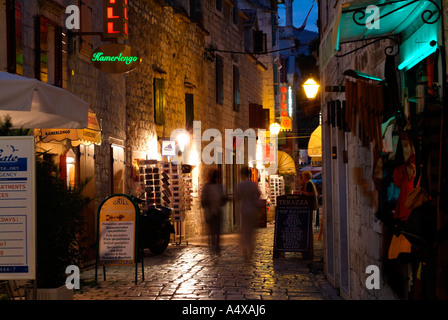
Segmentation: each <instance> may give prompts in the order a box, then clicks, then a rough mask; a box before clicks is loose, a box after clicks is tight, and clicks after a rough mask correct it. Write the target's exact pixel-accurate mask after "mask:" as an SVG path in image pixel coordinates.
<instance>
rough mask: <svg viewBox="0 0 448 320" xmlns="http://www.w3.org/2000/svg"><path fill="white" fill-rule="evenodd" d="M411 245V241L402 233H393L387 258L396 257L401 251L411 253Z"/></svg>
mask: <svg viewBox="0 0 448 320" xmlns="http://www.w3.org/2000/svg"><path fill="white" fill-rule="evenodd" d="M411 247H412V246H411V243H410V242H409V241H408V239H406V237H405V236H404V235H403V234H401V233H400V235H399V236H398V237H397V236H396V235H393V236H392V241H391V243H390V247H389V252H388V258H389V259H397V258H398V255H399V254H401V253H411Z"/></svg>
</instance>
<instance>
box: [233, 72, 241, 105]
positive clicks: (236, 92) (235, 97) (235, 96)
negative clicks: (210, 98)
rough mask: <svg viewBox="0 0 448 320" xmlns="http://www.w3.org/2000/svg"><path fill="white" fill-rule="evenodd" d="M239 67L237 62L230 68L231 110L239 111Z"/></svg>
mask: <svg viewBox="0 0 448 320" xmlns="http://www.w3.org/2000/svg"><path fill="white" fill-rule="evenodd" d="M240 75H241V73H240V67H239V66H238V65H237V64H234V65H233V70H232V79H233V80H232V84H233V91H232V93H233V95H232V101H233V111H236V112H239V111H240V105H241V77H240Z"/></svg>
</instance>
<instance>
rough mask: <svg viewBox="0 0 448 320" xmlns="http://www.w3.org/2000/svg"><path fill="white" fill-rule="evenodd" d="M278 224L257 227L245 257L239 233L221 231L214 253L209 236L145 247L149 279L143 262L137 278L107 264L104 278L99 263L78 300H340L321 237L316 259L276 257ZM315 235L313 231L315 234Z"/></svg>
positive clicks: (293, 255) (85, 280) (132, 269)
mask: <svg viewBox="0 0 448 320" xmlns="http://www.w3.org/2000/svg"><path fill="white" fill-rule="evenodd" d="M273 237H274V226H273V225H272V224H270V225H268V227H267V228H260V229H257V241H256V249H255V253H254V256H253V258H252V259H251V260H247V259H245V258H244V257H243V256H242V254H241V251H240V248H239V246H238V235H236V234H225V235H223V236H222V253H221V255H220V256H216V255H212V254H210V251H209V246H208V245H207V238H204V237H203V238H198V239H188V244H181V245H170V246H169V247H168V248H167V250H166V251H165V252H163V253H162V254H160V255H153V254H151V253H150V252H146V254H145V259H144V271H145V279H144V280H142V274H141V265H140V264H139V267H138V281H137V284H135V283H134V280H135V267H108V268H107V269H106V281H104V279H103V272H102V268H98V283H97V284H95V283H94V279H95V268H91V269H88V270H84V271H83V272H82V274H81V289H80V290H79V291H77V292H76V293H75V296H74V299H75V300H339V299H340V298H339V296H338V295H337V292H336V290H334V289H333V288H332V287H331V286H330V285H329V284H328V282H327V281H326V279H325V276H324V275H323V272H322V267H323V264H322V263H321V262H320V257H321V251H322V250H321V247H320V245H321V244H320V242H319V241H315V258H314V261H309V260H308V261H306V260H303V259H301V255H300V253H282V254H281V255H280V257H279V258H276V259H273V254H272V247H273ZM316 237H317V235H315V238H316Z"/></svg>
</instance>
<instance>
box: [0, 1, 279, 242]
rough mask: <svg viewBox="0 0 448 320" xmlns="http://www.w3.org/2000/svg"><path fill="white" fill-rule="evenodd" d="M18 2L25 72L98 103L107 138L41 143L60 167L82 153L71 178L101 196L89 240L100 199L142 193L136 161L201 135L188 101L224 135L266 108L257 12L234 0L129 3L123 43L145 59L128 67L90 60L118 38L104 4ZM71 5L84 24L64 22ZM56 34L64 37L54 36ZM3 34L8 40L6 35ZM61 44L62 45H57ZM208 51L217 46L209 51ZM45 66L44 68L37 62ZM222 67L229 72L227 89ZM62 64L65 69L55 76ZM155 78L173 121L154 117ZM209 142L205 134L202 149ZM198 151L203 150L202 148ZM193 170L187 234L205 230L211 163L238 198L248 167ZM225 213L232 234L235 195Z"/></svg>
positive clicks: (92, 212) (0, 59)
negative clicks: (248, 44)
mask: <svg viewBox="0 0 448 320" xmlns="http://www.w3.org/2000/svg"><path fill="white" fill-rule="evenodd" d="M11 1H12V2H11V3H14V4H13V5H15V7H16V9H12V10H13V11H11V14H14V13H15V14H16V15H17V13H19V15H18V16H17V17H18V18H16V21H15V25H16V29H17V30H21V33H20V32H19V33H20V35H21V36H20V37H18V38H16V39H15V43H16V44H17V53H18V56H19V55H21V57H23V59H19V60H20V61H19V62H20V63H19V62H18V64H17V66H18V67H17V71H16V73H19V74H21V75H24V76H26V77H30V78H41V77H40V76H41V74H42V77H44V78H41V80H42V81H45V82H48V83H50V84H54V85H57V86H60V87H62V88H64V89H66V90H68V91H70V92H72V93H73V94H75V95H76V96H78V97H79V98H81V99H82V100H84V101H86V102H87V103H89V107H90V110H91V111H92V112H93V113H94V114H95V115H96V117H97V119H98V122H99V124H100V126H101V144H98V145H94V144H91V145H83V144H81V145H80V146H77V147H73V146H72V145H71V143H70V141H69V140H62V141H53V142H51V143H48V144H43V145H42V147H43V148H44V149H48V150H52V151H51V153H52V154H53V158H54V160H55V162H56V163H57V164H58V165H60V166H61V167H64V166H65V162H64V161H65V160H60V159H63V157H64V156H66V155H67V154H70V155H73V158H74V159H75V163H76V173H75V174H74V176H73V177H72V179H73V180H74V181H75V183H77V184H79V183H80V182H82V181H84V180H85V179H89V182H88V184H87V186H86V189H85V190H86V193H87V194H88V195H89V196H90V197H92V198H93V199H94V201H93V202H92V203H91V205H90V208H89V210H88V211H89V212H88V225H89V226H88V234H89V238H90V240H89V241H90V243H89V244H88V245H91V246H92V248H93V244H94V239H95V226H96V224H95V220H96V209H97V208H98V206H99V205H100V203H101V202H102V201H103V200H104V199H105V198H106V197H107V196H109V195H111V194H115V193H124V194H133V195H138V190H137V183H136V181H137V180H136V177H137V172H136V167H135V164H136V160H137V159H156V158H158V159H159V160H160V157H161V156H160V153H161V142H162V141H163V140H165V139H169V138H170V135H171V133H172V132H173V130H175V129H188V130H190V131H189V133H190V139H192V131H191V128H187V110H186V109H187V106H186V99H188V101H189V108H190V110H189V111H188V112H190V115H189V116H191V112H193V113H194V120H195V121H200V127H201V132H200V134H201V136H202V133H203V132H204V131H205V130H207V129H209V128H214V129H217V130H219V132H221V133H222V136H223V137H224V133H225V129H238V128H240V129H242V130H243V131H244V130H246V129H247V128H248V127H249V104H250V103H256V104H258V105H262V104H263V100H264V99H265V98H264V95H266V90H265V88H264V83H263V75H264V74H265V73H266V70H267V69H268V68H267V67H266V66H265V65H264V64H263V63H262V62H260V60H259V59H258V57H256V56H254V55H252V54H248V53H246V50H245V43H244V32H245V27H244V21H245V20H246V19H247V18H248V17H247V16H246V15H245V14H244V12H243V11H241V10H240V9H239V8H238V7H236V2H234V1H229V0H224V1H200V0H198V1H181V0H178V1H160V0H130V1H128V11H127V13H128V19H129V20H128V21H129V29H128V31H129V37H128V39H127V40H118V42H119V43H123V44H127V45H129V46H131V47H132V48H134V49H135V50H137V52H138V53H139V55H140V57H141V63H140V65H139V66H138V67H137V68H136V69H135V70H133V71H131V72H129V73H124V74H108V73H104V72H102V71H100V70H98V69H96V68H95V67H94V66H93V65H92V64H91V61H90V60H91V53H92V51H93V50H94V49H95V48H98V47H99V46H101V45H104V44H107V43H110V41H104V39H103V38H102V37H101V33H102V31H103V21H102V19H101V17H102V16H103V7H102V1H96V0H86V1H78V0H44V1H23V0H11ZM25 2H26V4H25ZM69 5H76V6H78V8H79V9H80V17H81V28H80V30H67V29H66V28H65V21H66V18H67V17H68V16H69V15H68V14H67V13H66V8H67V6H69ZM0 8H1V10H0V11H1V15H0V18H1V20H2V23H6V12H7V10H6V6H5V5H2V7H0ZM37 17H39V18H37ZM42 17H44V18H45V19H48V20H50V21H51V23H49V24H48V25H49V26H50V27H48V28H47V27H46V25H45V26H44V25H43V24H42V23H47V20H42V21H41V24H40V26H41V27H42V28H41V32H46V33H45V35H47V34H50V33H47V30H51V32H52V33H51V37H48V39H50V40H48V41H47V38H45V41H47V43H44V42H45V41H44V40H42V41H41V42H42V44H41V45H42V46H44V45H45V46H46V47H45V48H46V50H47V49H48V50H47V51H48V52H49V53H48V55H47V56H46V58H48V64H46V65H44V64H43V62H42V61H43V60H42V61H40V62H39V60H38V58H37V53H36V45H37V43H38V41H37V34H38V33H37V31H36V28H35V26H36V23H37V22H36V21H37V19H41V18H42ZM2 29H3V25H2ZM3 30H5V29H3ZM19 33H17V34H19ZM55 34H57V36H55V38H53V35H55ZM1 36H2V37H3V38H4V39H6V37H7V34H6V33H2V34H1ZM8 36H9V37H11V35H8ZM51 39H56V40H51ZM58 43H59V44H61V46H58V45H55V44H58ZM42 48H44V47H42ZM207 48H208V49H210V48H212V49H213V50H211V51H210V50H208V51H207ZM232 52H233V53H232ZM56 53H57V54H56ZM59 53H60V58H58V59H59V60H58V61H57V63H58V65H57V67H55V64H56V61H55V59H56V56H58V57H59ZM217 57H218V58H217ZM217 61H219V62H217ZM0 63H1V67H2V70H5V71H7V70H8V68H7V58H6V50H3V51H1V55H0ZM37 64H39V65H41V64H42V66H43V67H42V68H36V65H37ZM217 68H219V69H220V70H219V72H221V74H220V78H221V79H222V84H220V85H219V86H218V85H217V73H218V72H217ZM44 69H45V72H43V71H42V70H44ZM37 70H41V72H40V73H41V74H37V73H36V72H37ZM57 70H59V71H60V72H59V73H58V74H57V75H54V76H53V75H52V73H53V72H55V71H57ZM155 79H158V80H157V81H159V80H160V82H159V83H163V100H164V103H163V118H164V121H163V122H161V123H160V122H159V123H156V116H155V107H154V104H155V103H154V100H155V99H154V95H155ZM56 80H57V81H58V83H56V82H55V81H56ZM271 87H272V86H271ZM271 87H270V88H269V89H270V90H272V88H271ZM217 90H219V94H217ZM235 94H237V97H236V98H235ZM218 96H219V99H218ZM191 108H192V109H191ZM189 120H192V119H189ZM190 122H191V121H190ZM190 125H191V123H190ZM208 143H209V142H208V141H202V145H201V147H202V148H204V147H205V146H206V145H207V144H208ZM223 147H224V141H223ZM233 151H234V150H230V153H232V152H233ZM197 152H198V154H199V156H200V152H201V150H198V151H197ZM224 154H225V151H224V150H223V152H222V153H221V154H220V156H221V157H223V159H222V160H223V161H224V160H225V159H224ZM61 156H62V158H61ZM199 160H200V158H199ZM193 167H194V169H195V173H194V175H193V177H194V181H193V184H194V189H195V190H194V191H195V192H194V195H195V196H194V197H193V205H192V208H191V210H190V211H189V212H186V214H185V221H184V222H185V223H184V227H183V228H184V230H183V232H184V235H185V236H186V237H187V238H188V237H190V236H197V235H203V234H205V233H206V229H205V226H204V222H203V218H202V211H201V208H200V205H199V201H198V196H199V194H200V188H201V186H202V185H203V183H204V182H205V181H206V177H207V173H208V170H209V169H210V168H211V167H219V168H220V169H221V171H222V177H223V183H224V185H225V186H226V191H227V194H228V195H229V196H230V197H231V196H232V194H233V185H234V184H235V183H236V182H238V179H239V175H238V172H239V170H238V169H239V166H236V165H227V164H225V163H224V162H223V163H222V164H212V165H205V164H203V163H201V162H200V161H199V162H197V163H195V165H194V166H193ZM63 178H65V179H67V177H63ZM224 212H225V213H224V223H223V231H224V232H228V231H232V230H234V228H235V227H237V221H236V218H235V208H234V205H233V201H230V202H228V204H227V205H226V206H225V208H224Z"/></svg>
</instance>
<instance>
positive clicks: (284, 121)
mask: <svg viewBox="0 0 448 320" xmlns="http://www.w3.org/2000/svg"><path fill="white" fill-rule="evenodd" d="M280 93H281V99H280V120H281V121H280V124H281V126H282V130H292V122H291V118H290V115H288V106H289V109H290V112H291V114H292V90H291V87H289V92H288V87H286V86H285V87H281V88H280Z"/></svg>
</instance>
